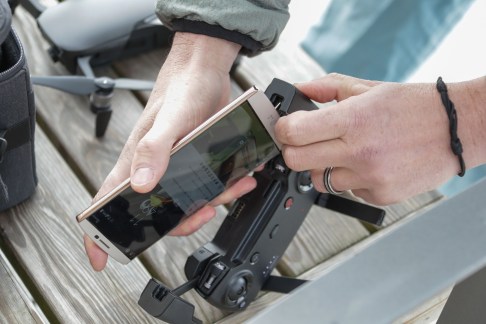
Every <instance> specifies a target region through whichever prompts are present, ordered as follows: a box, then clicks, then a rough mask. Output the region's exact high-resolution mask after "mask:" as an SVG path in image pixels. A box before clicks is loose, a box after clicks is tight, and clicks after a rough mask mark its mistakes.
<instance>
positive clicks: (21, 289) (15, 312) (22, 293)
mask: <svg viewBox="0 0 486 324" xmlns="http://www.w3.org/2000/svg"><path fill="white" fill-rule="evenodd" d="M0 278H2V280H0V291H1V292H2V293H1V294H0V323H19V324H24V323H48V320H47V318H46V317H45V315H44V313H43V312H42V310H40V308H39V306H38V305H37V303H36V302H35V300H34V298H33V297H32V295H31V294H30V292H29V291H28V290H27V288H26V287H25V285H24V283H23V282H22V281H21V280H20V278H19V277H18V276H17V274H16V273H15V270H14V269H13V267H12V265H11V264H10V262H9V261H8V260H7V257H6V256H5V254H4V253H3V251H1V250H0Z"/></svg>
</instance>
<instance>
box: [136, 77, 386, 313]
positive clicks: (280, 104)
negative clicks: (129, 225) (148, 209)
mask: <svg viewBox="0 0 486 324" xmlns="http://www.w3.org/2000/svg"><path fill="white" fill-rule="evenodd" d="M265 94H266V95H267V96H268V97H269V98H270V100H271V101H272V103H273V104H274V105H275V106H276V109H277V110H278V111H279V113H280V115H281V116H283V115H287V114H289V113H292V112H294V111H296V110H314V109H317V107H316V106H315V105H314V104H313V103H312V102H311V101H310V100H309V99H308V98H307V97H305V96H304V95H303V94H302V93H300V92H299V91H298V90H297V89H296V88H295V87H293V86H292V85H291V84H288V83H286V82H284V81H281V80H278V79H274V80H273V81H272V83H271V84H270V85H269V87H268V88H267V90H266V91H265ZM254 178H255V179H256V180H257V184H258V185H257V187H256V188H255V189H254V190H253V191H251V192H250V193H248V194H246V195H244V196H242V197H241V198H239V199H238V200H237V201H236V202H235V203H234V204H233V205H232V207H231V209H230V210H229V212H228V215H227V216H226V218H225V220H224V222H223V223H222V225H221V227H220V228H219V230H218V232H217V233H216V235H215V237H214V239H213V240H212V241H211V242H208V243H206V244H205V245H204V246H202V247H200V248H199V249H197V250H196V251H195V252H194V253H193V254H192V255H191V256H189V258H188V259H187V262H186V264H185V267H184V271H185V274H186V277H187V279H188V280H189V281H188V282H187V283H186V284H184V285H182V286H180V287H179V288H177V289H174V290H170V289H169V288H167V287H166V286H164V285H163V284H162V283H160V282H158V281H157V280H155V279H151V280H150V281H149V283H148V284H147V286H146V287H145V289H144V291H143V293H142V295H141V296H140V300H139V302H138V303H139V305H140V306H141V307H142V308H144V309H145V310H146V311H147V312H148V313H149V314H151V315H153V316H154V317H156V318H158V319H161V320H164V321H166V322H169V323H201V321H200V320H199V319H197V318H195V317H194V306H193V305H192V304H190V303H188V302H187V301H185V300H184V299H182V298H181V297H179V296H180V295H182V294H183V293H185V292H186V291H188V290H190V289H195V290H196V291H197V292H198V293H199V295H201V296H202V297H203V298H205V299H206V300H207V301H208V302H209V303H211V304H212V305H214V306H216V307H218V308H220V309H224V310H227V311H232V312H235V311H241V310H244V309H246V308H247V307H248V305H249V304H250V303H251V302H252V301H253V300H254V299H255V297H256V296H257V294H258V292H260V291H261V290H266V291H275V292H280V293H289V292H291V291H292V290H293V289H294V288H296V287H298V286H300V285H301V284H303V283H304V282H306V281H305V280H300V279H296V278H287V277H281V276H273V275H271V273H272V270H273V269H274V268H275V266H276V265H277V263H278V261H279V260H280V258H281V257H282V255H283V253H284V252H285V250H286V249H287V247H288V245H289V244H290V242H291V241H292V239H293V238H294V236H295V234H296V233H297V231H298V229H299V227H300V226H301V224H302V222H303V221H304V219H305V217H306V215H307V213H308V211H309V209H310V208H311V207H312V206H313V205H314V204H315V205H319V206H322V207H326V208H329V209H332V210H336V211H339V212H341V213H345V214H348V215H350V216H353V217H356V218H359V219H361V220H364V221H367V222H370V223H373V224H375V225H381V223H382V221H383V218H384V214H385V212H384V211H383V210H381V209H378V208H375V207H372V206H368V205H364V204H360V203H358V202H355V201H352V200H348V199H345V198H342V197H339V196H335V195H329V194H323V193H319V192H318V191H316V190H315V189H314V188H313V186H312V182H311V179H310V173H309V172H308V171H305V172H295V171H292V170H290V169H289V168H288V167H287V166H286V165H285V162H284V160H283V158H282V156H281V155H279V156H277V157H275V158H274V159H272V160H271V161H269V162H267V163H266V165H265V168H264V170H263V171H261V172H256V173H255V174H254Z"/></svg>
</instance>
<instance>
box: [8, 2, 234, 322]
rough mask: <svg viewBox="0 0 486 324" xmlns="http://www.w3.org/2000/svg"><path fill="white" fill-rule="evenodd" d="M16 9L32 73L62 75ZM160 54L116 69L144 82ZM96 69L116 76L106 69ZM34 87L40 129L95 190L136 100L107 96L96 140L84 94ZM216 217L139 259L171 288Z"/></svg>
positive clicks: (210, 312)
mask: <svg viewBox="0 0 486 324" xmlns="http://www.w3.org/2000/svg"><path fill="white" fill-rule="evenodd" d="M19 9H20V10H18V13H17V14H16V16H17V17H16V25H17V26H18V27H17V30H18V33H19V34H20V36H21V38H22V40H23V42H24V47H25V48H26V50H27V52H28V58H29V64H30V67H31V72H32V74H36V75H40V74H43V75H45V74H48V75H51V74H52V75H59V74H66V73H67V71H66V70H65V69H64V68H63V67H62V66H59V65H56V64H54V63H52V62H51V61H50V58H49V57H48V56H47V54H46V52H45V48H46V47H47V45H46V43H45V42H44V41H42V37H41V36H40V35H39V33H38V31H37V28H36V26H35V23H34V22H33V21H32V19H31V17H30V16H28V15H27V14H26V13H25V12H23V11H22V10H21V9H22V8H19ZM24 40H25V41H24ZM160 55H161V51H155V52H153V53H148V54H146V55H142V59H141V60H140V61H139V60H138V57H137V58H133V59H129V60H125V61H124V64H122V63H118V64H117V70H120V71H121V72H123V73H126V74H125V75H123V77H136V78H143V79H147V80H148V79H151V78H154V75H155V72H157V71H158V69H159V68H160V65H161V64H162V61H163V60H160V59H159V58H160ZM123 67H127V68H126V69H124V68H123ZM128 67H130V68H128ZM101 71H103V72H106V73H107V74H109V75H111V76H114V77H115V76H116V75H115V74H114V72H113V71H111V70H109V69H103V70H101ZM129 73H133V74H129ZM145 73H147V74H148V75H146V74H145ZM35 91H36V92H35V93H36V103H37V108H38V114H39V116H40V118H41V119H42V121H43V127H44V128H47V129H48V130H49V133H50V137H51V139H54V140H55V141H57V146H58V147H59V148H60V150H61V152H63V154H64V158H65V159H67V160H69V161H70V162H71V167H72V168H74V169H75V170H76V171H78V172H79V175H80V176H81V177H82V178H83V179H86V181H85V183H86V184H87V185H88V187H89V188H90V190H92V191H96V190H97V188H99V186H100V185H101V183H102V181H103V180H104V178H105V177H106V175H107V174H108V172H109V171H110V170H111V169H112V167H113V165H114V163H115V162H116V159H117V157H118V155H119V152H120V151H121V149H122V147H123V145H124V143H125V140H126V138H127V137H128V135H129V134H130V132H131V129H132V127H133V124H134V122H135V120H136V119H137V118H138V117H139V115H140V114H141V112H142V108H143V106H142V104H141V103H140V102H139V101H138V99H137V98H136V97H135V96H134V95H133V94H132V93H130V92H126V91H117V92H116V94H115V96H114V98H113V107H114V113H113V116H112V121H111V122H110V125H109V127H108V130H107V133H106V135H105V137H104V138H102V139H96V138H95V137H94V133H93V127H94V115H93V114H92V113H91V112H90V111H89V107H88V103H87V100H86V98H81V97H78V96H73V95H69V94H65V93H62V92H60V91H56V90H51V89H47V88H40V87H36V89H35ZM240 93H241V90H240V89H239V88H238V87H237V86H235V84H234V83H233V96H234V97H235V96H236V95H238V94H240ZM67 130H69V131H67ZM88 205H89V200H88V201H86V202H85V205H84V207H87V206H88ZM82 209H83V208H80V209H79V210H77V211H76V212H80V211H81V210H82ZM221 213H224V209H221ZM73 215H74V214H73ZM221 221H222V218H221V217H219V221H218V220H216V221H214V222H211V223H210V224H208V225H206V226H205V227H204V229H202V230H200V231H198V232H197V233H195V234H193V235H191V236H189V237H185V238H170V237H167V238H164V239H163V240H161V241H160V242H159V243H158V244H155V245H154V246H153V247H152V248H151V249H149V251H148V253H146V254H145V257H144V258H142V259H143V261H144V262H146V264H147V265H148V266H149V267H150V268H151V269H153V270H154V271H155V275H156V276H157V278H158V279H159V280H161V281H163V282H164V283H166V284H167V285H168V286H170V287H176V286H178V285H180V284H182V283H183V282H184V280H185V277H184V274H183V269H184V264H185V261H186V259H187V257H188V256H189V255H190V254H191V253H192V252H193V251H195V250H196V249H197V248H198V247H200V246H201V245H203V244H204V243H206V242H207V241H209V240H210V239H212V235H213V233H215V232H216V230H217V229H218V228H219V224H220V223H221ZM166 260H169V262H166ZM168 267H169V268H171V271H167V268H168ZM139 293H141V290H140V292H139ZM187 295H188V296H189V297H188V299H189V300H191V301H192V302H194V303H195V304H198V306H200V307H198V312H199V313H198V316H199V317H200V318H202V319H205V320H207V321H213V320H214V319H216V318H220V317H221V316H223V315H222V313H221V312H220V311H218V310H216V309H214V308H213V307H212V306H210V305H209V304H208V303H206V302H205V301H203V300H202V299H201V298H200V297H199V296H198V295H197V293H196V292H190V293H188V294H187ZM185 297H186V296H185Z"/></svg>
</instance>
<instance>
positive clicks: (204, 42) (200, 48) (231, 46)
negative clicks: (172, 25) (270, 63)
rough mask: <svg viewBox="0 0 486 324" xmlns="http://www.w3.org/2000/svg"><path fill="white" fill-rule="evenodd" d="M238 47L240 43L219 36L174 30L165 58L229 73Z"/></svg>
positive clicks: (238, 49)
mask: <svg viewBox="0 0 486 324" xmlns="http://www.w3.org/2000/svg"><path fill="white" fill-rule="evenodd" d="M240 49H241V45H239V44H236V43H233V42H230V41H227V40H224V39H221V38H216V37H211V36H206V35H200V34H193V33H185V32H176V33H175V35H174V40H173V43H172V47H171V50H170V53H169V56H168V58H167V59H168V60H175V61H177V62H174V63H177V64H184V66H196V67H205V68H208V69H213V70H217V71H219V72H223V73H229V71H230V70H231V67H232V66H233V63H234V61H235V60H236V57H237V56H238V53H239V51H240Z"/></svg>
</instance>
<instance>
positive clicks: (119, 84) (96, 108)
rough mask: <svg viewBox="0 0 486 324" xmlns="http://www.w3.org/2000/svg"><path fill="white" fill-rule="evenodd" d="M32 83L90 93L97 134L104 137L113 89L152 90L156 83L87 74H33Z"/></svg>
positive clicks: (82, 93)
mask: <svg viewBox="0 0 486 324" xmlns="http://www.w3.org/2000/svg"><path fill="white" fill-rule="evenodd" d="M31 80H32V83H33V84H36V85H39V86H45V87H51V88H54V89H58V90H62V91H64V92H69V93H72V94H77V95H90V102H91V111H92V112H93V113H95V114H96V125H95V134H96V137H102V136H103V135H104V134H105V132H106V129H107V127H108V124H109V122H110V118H111V113H112V109H111V98H112V97H113V90H114V89H115V88H116V89H126V90H146V91H149V90H152V88H153V86H154V83H153V82H151V81H145V80H134V79H123V78H120V79H111V78H108V77H100V78H95V77H86V76H76V75H74V76H32V77H31Z"/></svg>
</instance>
